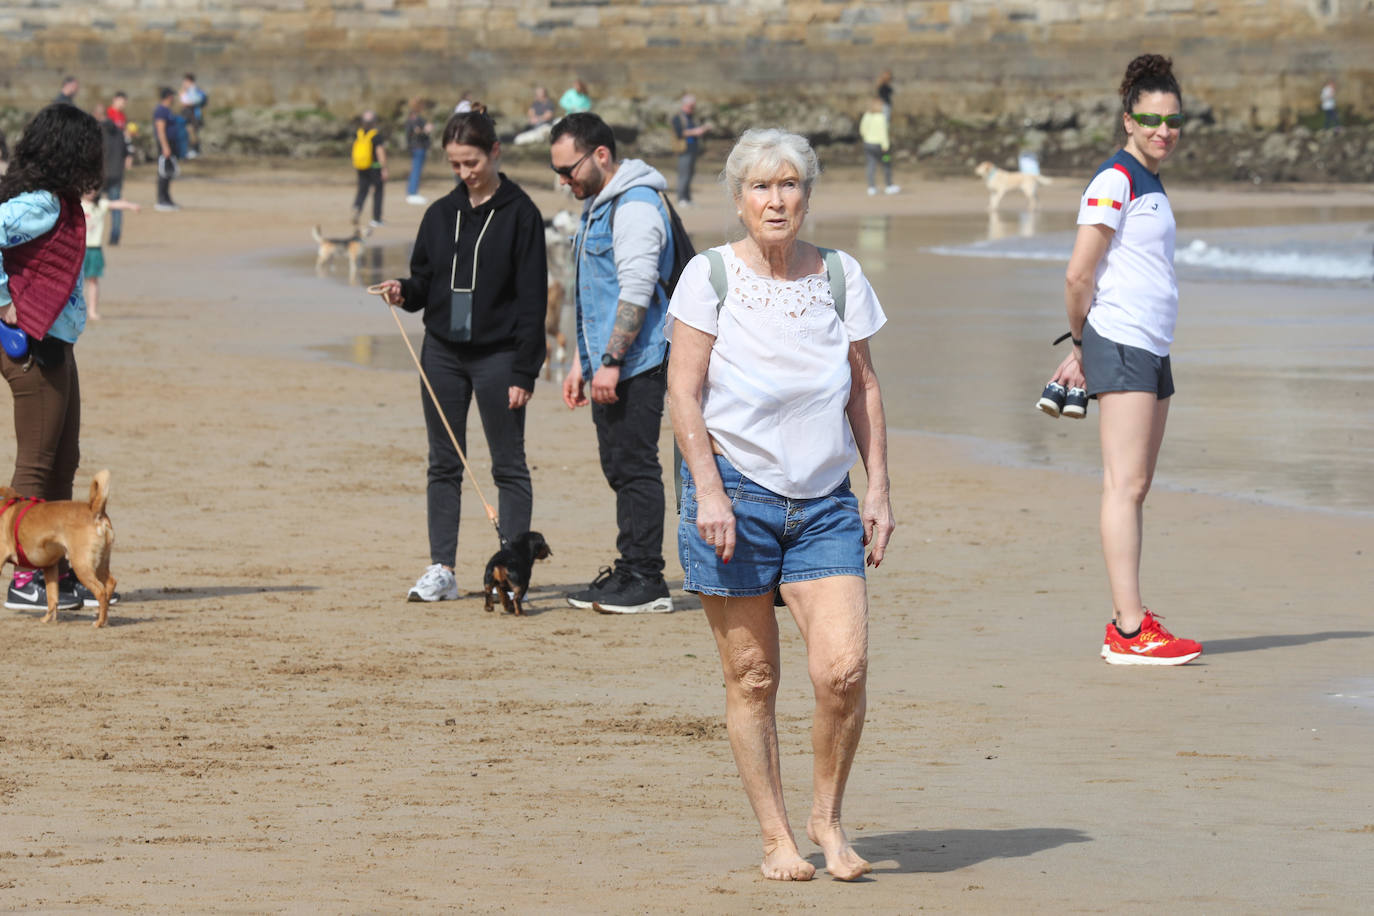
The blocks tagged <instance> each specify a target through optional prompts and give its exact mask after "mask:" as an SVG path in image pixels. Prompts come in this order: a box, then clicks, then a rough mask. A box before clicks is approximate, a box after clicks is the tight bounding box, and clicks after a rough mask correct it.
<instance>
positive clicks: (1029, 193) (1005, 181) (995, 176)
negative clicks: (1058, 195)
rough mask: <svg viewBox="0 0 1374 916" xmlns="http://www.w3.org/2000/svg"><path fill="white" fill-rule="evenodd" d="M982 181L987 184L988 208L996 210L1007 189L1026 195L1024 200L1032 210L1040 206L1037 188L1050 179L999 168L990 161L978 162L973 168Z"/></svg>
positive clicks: (1047, 182)
mask: <svg viewBox="0 0 1374 916" xmlns="http://www.w3.org/2000/svg"><path fill="white" fill-rule="evenodd" d="M973 171H974V174H976V175H977V176H978V177H979V178H981V179H983V183H984V184H985V185H987V186H988V209H989V210H996V209H997V205H998V204H999V203H1001V202H1002V197H1003V196H1004V195H1005V194H1006V193H1007V192H1008V191H1020V192H1021V193H1022V194H1024V195H1026V201H1027V203H1028V205H1029V206H1030V209H1032V210H1034V209H1036V208H1037V207H1039V206H1040V199H1039V188H1040V185H1042V184H1049V183H1050V180H1049V179H1048V178H1046V177H1045V176H1044V175H1031V174H1029V173H1027V172H1008V171H1005V170H1003V169H999V168H998V167H997V166H995V165H993V164H992V163H991V162H980V163H978V166H977V167H976V168H975V169H974V170H973Z"/></svg>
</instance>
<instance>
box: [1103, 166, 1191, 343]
mask: <svg viewBox="0 0 1374 916" xmlns="http://www.w3.org/2000/svg"><path fill="white" fill-rule="evenodd" d="M1078 225H1080V226H1088V225H1103V226H1107V227H1108V228H1110V229H1113V230H1115V232H1114V234H1113V235H1112V241H1111V244H1110V245H1108V246H1107V252H1106V254H1104V255H1103V256H1102V260H1100V261H1098V262H1097V273H1096V275H1095V278H1094V279H1095V283H1094V286H1093V301H1092V307H1091V308H1089V309H1088V323H1089V324H1091V325H1092V326H1093V330H1094V331H1096V332H1097V333H1099V334H1101V335H1102V336H1103V337H1105V338H1107V339H1108V340H1111V341H1114V342H1116V343H1123V344H1126V345H1127V346H1131V347H1140V348H1142V349H1145V350H1149V351H1150V352H1151V353H1153V354H1154V355H1156V356H1168V355H1169V347H1170V345H1171V344H1173V342H1174V324H1175V322H1176V321H1177V320H1178V280H1177V279H1176V277H1175V276H1174V211H1173V210H1172V209H1170V207H1169V198H1168V197H1167V196H1166V195H1165V193H1164V185H1163V183H1161V182H1160V180H1159V176H1158V175H1156V174H1154V173H1153V172H1151V171H1149V170H1148V169H1146V168H1145V166H1143V165H1141V164H1140V162H1139V160H1137V159H1136V158H1135V157H1134V156H1132V155H1131V154H1130V153H1128V152H1126V151H1125V150H1121V151H1119V152H1118V153H1117V154H1116V155H1115V156H1113V157H1112V158H1110V159H1108V160H1107V161H1106V162H1104V163H1103V164H1102V165H1101V166H1100V167H1099V168H1098V170H1097V174H1096V175H1094V176H1093V180H1092V181H1090V182H1089V183H1088V188H1087V190H1085V191H1084V192H1083V198H1082V200H1081V201H1080V202H1079V205H1078Z"/></svg>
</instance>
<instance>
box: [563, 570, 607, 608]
mask: <svg viewBox="0 0 1374 916" xmlns="http://www.w3.org/2000/svg"><path fill="white" fill-rule="evenodd" d="M612 575H614V574H613V573H612V572H611V568H610V567H609V566H603V567H601V570H600V571H599V572H598V573H597V574H596V578H595V579H593V580H592V584H591V585H588V586H587V587H586V588H584V589H582V590H581V591H576V592H569V593H568V604H571V605H572V606H573V607H576V608H582V609H583V610H586V609H587V608H590V607H591V606H592V604H593V603H594V602H595V601H596V598H597V596H598V595H600V594H601V590H602V589H604V588H605V587H606V584H607V583H608V582H610V581H611V576H612Z"/></svg>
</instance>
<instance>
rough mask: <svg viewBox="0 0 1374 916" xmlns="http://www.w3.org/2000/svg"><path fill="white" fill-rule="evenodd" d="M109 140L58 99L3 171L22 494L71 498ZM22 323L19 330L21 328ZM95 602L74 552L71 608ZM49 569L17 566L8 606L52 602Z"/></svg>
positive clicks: (5, 303)
mask: <svg viewBox="0 0 1374 916" xmlns="http://www.w3.org/2000/svg"><path fill="white" fill-rule="evenodd" d="M103 156H104V149H103V145H102V143H101V138H100V126H99V125H98V124H97V123H96V121H95V119H94V118H92V117H91V116H90V115H89V114H87V113H86V112H84V111H82V110H81V109H79V108H77V107H76V106H75V105H68V104H66V103H53V104H51V105H49V106H47V107H46V108H44V109H43V110H42V111H40V112H38V114H36V115H34V117H33V120H32V121H30V122H29V123H28V125H27V126H26V127H25V128H24V133H23V135H22V136H21V137H20V138H19V142H18V143H16V144H15V147H14V159H13V161H11V162H10V168H9V171H8V172H6V173H5V175H4V176H3V177H0V249H3V252H0V321H3V322H4V324H5V325H7V326H8V329H7V331H6V333H7V334H16V333H19V332H22V333H23V335H24V337H25V341H26V343H27V347H28V352H27V353H25V354H24V355H23V356H18V357H13V356H11V355H10V354H9V352H8V351H6V350H0V372H3V374H4V376H5V381H6V382H8V383H9V386H10V393H11V394H12V395H13V397H14V439H15V455H14V477H13V479H12V480H11V481H10V486H11V487H13V488H14V489H15V490H17V491H18V492H19V494H20V495H21V496H28V497H34V498H37V499H46V500H63V499H71V498H72V482H73V480H74V479H75V477H76V469H77V467H78V466H79V465H80V464H81V445H80V439H81V385H80V382H79V379H78V376H77V371H76V350H75V346H74V345H75V343H76V341H77V338H78V337H80V336H81V332H82V331H83V330H84V329H85V327H86V301H85V299H84V298H83V296H82V293H81V282H80V280H81V264H82V259H83V255H84V253H85V247H86V234H85V231H84V226H83V222H84V220H83V218H82V213H81V198H82V197H83V196H85V195H87V194H91V193H96V192H99V190H100V186H101V160H102V158H103ZM16 329H17V331H16ZM83 603H88V606H91V607H94V606H95V605H96V603H97V602H96V601H95V596H94V595H92V594H91V593H90V592H89V591H87V590H86V588H85V586H83V585H81V583H79V582H77V581H76V577H75V576H73V575H72V573H71V569H70V567H68V566H67V563H66V561H65V560H64V561H63V562H62V573H61V580H60V581H59V583H58V606H59V607H61V608H63V609H71V608H78V607H81V606H82V604H83ZM47 605H48V601H47V595H46V594H45V593H44V583H43V574H42V572H41V571H38V570H31V569H16V570H15V573H14V578H13V580H11V582H10V586H9V591H8V593H7V595H6V598H5V607H8V608H15V609H19V610H37V609H39V608H42V609H44V610H46V609H47Z"/></svg>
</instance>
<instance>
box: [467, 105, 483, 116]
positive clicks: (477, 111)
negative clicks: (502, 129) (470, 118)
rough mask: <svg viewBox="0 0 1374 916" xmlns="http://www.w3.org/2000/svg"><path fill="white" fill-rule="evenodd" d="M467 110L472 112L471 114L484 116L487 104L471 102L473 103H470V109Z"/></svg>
mask: <svg viewBox="0 0 1374 916" xmlns="http://www.w3.org/2000/svg"><path fill="white" fill-rule="evenodd" d="M469 110H470V111H472V112H474V113H475V114H481V115H484V114H486V113H487V103H486V102H473V103H472V107H471V108H470V109H469Z"/></svg>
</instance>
